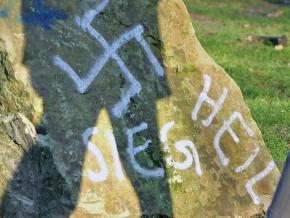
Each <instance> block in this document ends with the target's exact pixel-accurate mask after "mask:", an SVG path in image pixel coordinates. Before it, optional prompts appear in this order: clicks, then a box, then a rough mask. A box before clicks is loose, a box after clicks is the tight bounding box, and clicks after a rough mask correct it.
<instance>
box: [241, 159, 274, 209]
mask: <svg viewBox="0 0 290 218" xmlns="http://www.w3.org/2000/svg"><path fill="white" fill-rule="evenodd" d="M275 167H276V165H275V163H274V161H271V162H270V163H269V164H268V166H267V167H266V168H265V169H264V170H263V171H262V172H260V173H259V174H257V175H256V176H255V177H253V178H252V179H250V180H249V181H248V182H247V184H246V189H247V191H248V193H249V195H250V196H251V198H252V200H253V202H254V204H256V205H259V204H261V198H260V197H259V196H258V195H257V194H256V193H255V192H254V190H253V186H254V185H255V184H256V183H257V182H259V181H260V180H262V179H263V178H264V177H266V176H267V175H268V174H269V173H270V172H271V171H272V170H273V169H274V168H275Z"/></svg>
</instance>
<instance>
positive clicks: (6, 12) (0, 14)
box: [0, 0, 13, 18]
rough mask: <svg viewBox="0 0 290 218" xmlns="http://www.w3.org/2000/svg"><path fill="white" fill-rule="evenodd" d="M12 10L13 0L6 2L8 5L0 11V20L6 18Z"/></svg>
mask: <svg viewBox="0 0 290 218" xmlns="http://www.w3.org/2000/svg"><path fill="white" fill-rule="evenodd" d="M12 8H13V0H9V1H8V5H7V6H6V7H4V9H1V10H0V18H7V17H8V16H9V11H10V10H11V9H12Z"/></svg>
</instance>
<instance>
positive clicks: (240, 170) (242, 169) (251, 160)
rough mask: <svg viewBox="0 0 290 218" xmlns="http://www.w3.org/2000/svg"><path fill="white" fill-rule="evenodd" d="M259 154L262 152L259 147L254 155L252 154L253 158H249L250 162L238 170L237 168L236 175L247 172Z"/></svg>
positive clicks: (247, 161)
mask: <svg viewBox="0 0 290 218" xmlns="http://www.w3.org/2000/svg"><path fill="white" fill-rule="evenodd" d="M259 152H260V148H259V147H257V148H256V149H255V151H254V153H253V154H251V156H250V157H249V158H248V160H246V162H245V163H244V164H243V165H241V166H239V167H238V168H236V173H241V172H243V171H245V170H246V169H248V168H249V166H250V165H251V164H252V163H253V161H254V160H255V159H256V157H257V156H258V154H259Z"/></svg>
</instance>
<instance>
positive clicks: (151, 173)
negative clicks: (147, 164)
mask: <svg viewBox="0 0 290 218" xmlns="http://www.w3.org/2000/svg"><path fill="white" fill-rule="evenodd" d="M147 128H148V124H146V123H141V124H140V125H139V126H137V127H134V128H132V129H127V131H126V133H127V137H128V148H127V152H128V155H129V160H130V162H131V164H132V166H133V168H134V169H135V170H136V171H137V172H138V173H140V174H141V175H142V176H144V177H164V169H163V168H156V169H154V170H148V169H144V168H143V167H141V166H140V164H139V163H138V162H137V160H136V158H135V156H136V155H137V154H138V153H140V152H142V151H144V150H146V149H147V148H148V147H149V145H150V143H151V142H152V141H151V140H148V141H146V142H145V143H144V144H143V145H141V146H138V147H134V134H136V133H138V132H141V131H143V130H145V129H147Z"/></svg>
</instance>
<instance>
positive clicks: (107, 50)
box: [53, 0, 164, 118]
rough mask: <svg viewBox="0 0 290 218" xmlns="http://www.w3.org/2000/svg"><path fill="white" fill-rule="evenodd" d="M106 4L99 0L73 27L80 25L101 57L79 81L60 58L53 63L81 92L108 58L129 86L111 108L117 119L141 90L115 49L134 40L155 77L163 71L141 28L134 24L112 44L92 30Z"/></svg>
mask: <svg viewBox="0 0 290 218" xmlns="http://www.w3.org/2000/svg"><path fill="white" fill-rule="evenodd" d="M108 3H109V0H103V1H102V2H101V3H100V4H99V5H98V6H97V7H96V8H95V9H94V10H89V11H87V12H86V13H85V15H84V16H83V17H82V18H80V17H77V18H76V23H77V25H78V26H80V27H81V28H82V30H83V31H84V32H88V33H89V34H90V35H91V36H93V37H94V38H95V39H96V41H97V42H98V43H99V44H100V45H101V46H102V47H103V49H104V53H103V55H101V56H100V57H99V58H98V59H97V61H96V62H95V64H94V65H93V66H92V67H91V69H90V70H89V72H88V73H87V75H86V76H85V77H84V78H80V77H79V76H78V74H77V73H76V72H75V71H74V70H73V69H72V67H71V66H70V65H69V64H67V63H66V62H65V61H63V60H62V58H61V57H59V56H55V57H54V59H53V62H54V64H55V65H56V66H58V67H59V68H60V69H62V70H63V71H64V72H65V73H66V74H67V75H68V76H69V77H70V78H71V79H72V80H73V82H74V83H75V85H76V88H77V90H78V91H79V92H80V93H85V92H86V91H87V90H88V88H89V87H90V85H91V84H92V83H93V82H94V80H95V79H96V77H97V76H98V75H99V73H100V72H101V70H102V69H103V67H104V66H105V64H106V63H107V62H108V61H109V60H110V59H111V58H112V59H113V60H114V61H115V62H116V63H117V65H118V66H119V68H120V69H121V71H122V73H123V75H124V76H125V78H126V80H128V81H129V83H130V87H129V88H128V89H127V90H126V92H125V93H124V94H123V95H122V96H121V100H120V101H118V102H117V103H116V104H115V105H114V106H113V108H112V113H113V115H114V116H116V117H118V118H120V117H122V116H123V114H124V112H125V111H126V109H127V107H128V105H129V103H130V98H132V97H134V96H136V95H138V94H139V93H140V91H141V89H142V87H141V84H140V83H139V82H138V81H137V80H136V78H135V77H134V76H133V75H132V73H131V72H130V70H129V69H128V68H127V67H126V65H125V63H124V62H123V60H122V59H121V57H120V56H119V55H118V53H117V52H118V50H119V49H120V48H121V47H122V46H124V45H125V44H126V43H128V42H129V41H131V40H133V39H135V40H136V41H137V42H138V43H139V45H140V46H141V47H142V49H143V50H144V51H145V53H146V55H147V57H148V59H149V61H150V62H151V64H152V65H153V67H154V70H155V72H156V74H157V75H158V76H163V75H164V69H163V68H162V66H161V65H160V63H159V62H158V60H157V58H156V57H155V56H154V54H153V52H152V50H151V49H150V46H149V45H148V43H147V42H146V40H145V39H144V37H143V36H142V34H143V32H144V28H143V26H142V25H136V26H135V27H134V28H133V29H131V30H129V31H127V32H125V33H123V34H122V35H121V36H120V37H119V38H118V39H117V40H115V41H114V42H113V43H112V44H109V42H108V41H107V40H106V39H105V38H104V37H103V36H102V35H101V34H100V33H99V32H98V31H97V30H96V29H94V28H93V27H92V25H91V24H92V22H93V20H94V19H95V17H96V16H97V15H98V14H99V13H100V12H102V11H103V10H104V9H105V8H106V6H107V5H108Z"/></svg>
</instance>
